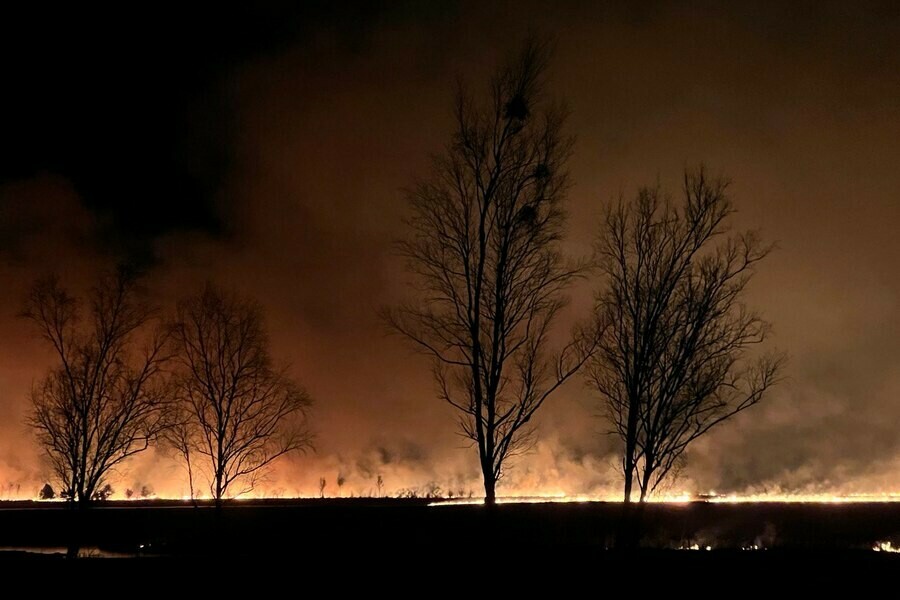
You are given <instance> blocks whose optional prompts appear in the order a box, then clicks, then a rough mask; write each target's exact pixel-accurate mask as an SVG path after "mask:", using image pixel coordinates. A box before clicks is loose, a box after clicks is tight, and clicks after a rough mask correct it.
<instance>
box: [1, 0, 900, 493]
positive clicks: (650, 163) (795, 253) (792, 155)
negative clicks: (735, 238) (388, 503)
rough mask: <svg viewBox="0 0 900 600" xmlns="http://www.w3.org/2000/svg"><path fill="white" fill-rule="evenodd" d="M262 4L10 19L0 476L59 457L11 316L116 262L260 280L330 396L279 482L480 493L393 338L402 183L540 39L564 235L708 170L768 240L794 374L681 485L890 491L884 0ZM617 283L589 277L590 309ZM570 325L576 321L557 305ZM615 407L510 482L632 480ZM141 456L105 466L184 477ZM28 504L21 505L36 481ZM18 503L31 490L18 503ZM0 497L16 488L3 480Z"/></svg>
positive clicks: (783, 341)
mask: <svg viewBox="0 0 900 600" xmlns="http://www.w3.org/2000/svg"><path fill="white" fill-rule="evenodd" d="M332 4H333V3H325V2H322V3H318V2H310V3H304V6H303V7H300V8H297V7H293V6H292V5H291V3H287V2H285V3H269V4H268V7H267V8H254V9H252V10H250V9H243V11H249V12H242V11H240V10H239V11H236V12H227V13H225V14H219V13H217V12H213V11H212V9H210V10H209V11H208V12H207V11H201V10H199V9H190V12H184V9H181V8H179V9H174V8H173V9H171V10H170V9H162V8H159V7H158V6H156V5H148V6H146V7H144V8H143V9H136V8H128V9H125V12H114V13H109V12H107V11H106V10H103V11H101V10H99V9H97V12H95V13H90V12H88V13H85V12H81V11H78V12H74V11H73V9H69V10H70V11H72V12H68V13H56V12H49V11H40V12H39V11H37V10H35V11H34V12H32V13H30V14H29V13H15V14H13V13H10V12H8V10H7V9H5V8H4V9H3V11H4V13H5V14H2V15H0V77H2V85H0V289H2V290H3V293H2V294H0V485H5V484H7V483H9V482H17V483H20V484H21V485H22V487H23V489H28V490H31V488H34V489H35V490H36V489H37V488H38V487H39V484H40V483H42V482H43V481H44V480H45V478H47V477H48V476H49V473H48V470H47V469H46V468H44V467H42V466H41V464H40V461H39V460H38V458H37V457H38V451H37V448H36V446H35V444H34V442H33V440H32V439H31V436H30V433H29V431H28V430H27V428H26V426H25V424H24V417H25V414H26V408H27V393H28V390H29V388H30V386H31V384H32V382H34V381H37V380H38V379H39V378H40V377H41V376H42V374H43V372H44V370H45V368H46V367H47V366H48V365H49V364H50V361H51V360H52V356H51V355H50V354H49V352H47V349H46V348H44V347H43V346H42V344H41V343H40V342H39V340H37V339H35V337H34V336H33V335H31V333H30V332H29V329H28V326H27V324H26V323H25V322H23V321H21V320H20V319H17V318H16V313H17V312H18V310H19V309H20V307H21V304H22V300H23V295H24V293H25V291H26V289H27V287H28V285H29V284H30V283H31V281H32V280H33V279H34V278H35V277H37V276H39V275H41V274H43V273H46V272H47V271H49V270H56V271H58V272H60V273H61V274H62V276H63V277H64V278H65V279H66V281H67V282H70V283H71V284H72V285H73V286H74V287H78V286H80V285H85V284H87V283H89V282H90V280H91V278H92V277H93V276H94V275H95V274H96V273H97V272H99V271H100V270H102V269H104V268H108V267H109V266H111V265H113V264H115V263H116V262H118V261H122V260H127V261H130V262H132V263H137V264H139V265H140V266H142V267H143V268H145V269H146V270H147V285H148V289H149V290H150V291H151V293H152V294H153V295H154V296H155V297H156V300H157V301H158V302H160V303H161V304H162V305H163V306H164V307H171V305H172V303H173V302H174V299H175V298H176V297H178V296H179V295H181V294H184V293H188V292H194V291H196V290H197V289H198V288H199V287H200V286H201V285H202V283H203V281H204V280H206V279H212V280H214V281H216V282H219V283H221V284H224V285H227V286H233V287H235V288H237V289H238V290H240V291H242V292H243V293H246V294H252V295H253V296H255V297H256V298H258V299H259V300H260V301H261V303H262V304H263V306H264V307H265V309H266V311H267V317H268V323H269V327H270V329H271V336H272V341H273V348H274V352H275V355H276V356H277V357H278V358H279V359H280V360H283V361H285V362H287V363H290V365H291V370H292V373H293V374H294V375H295V376H296V377H297V379H298V380H299V381H301V382H302V383H303V384H304V385H305V386H306V387H307V388H308V389H309V391H310V393H311V394H312V396H313V397H314V398H315V400H316V403H317V405H316V408H315V411H314V413H313V424H314V426H315V428H316V429H317V431H318V438H317V442H316V446H317V452H316V454H315V455H311V456H306V457H298V458H295V459H290V460H286V461H284V462H282V463H281V464H280V466H279V467H278V468H277V469H276V472H275V473H274V474H273V476H272V478H271V480H270V481H269V482H268V483H267V484H266V485H267V488H266V490H265V491H267V492H269V493H273V492H276V491H281V492H283V493H286V494H297V493H300V494H314V493H316V492H317V484H318V480H319V477H322V476H324V477H326V478H327V479H328V480H329V482H330V483H329V487H328V488H327V492H326V493H328V492H332V493H333V492H336V491H337V490H336V484H335V483H334V480H335V478H336V476H337V475H338V473H341V474H343V475H344V476H345V477H346V479H347V483H346V485H345V489H344V493H345V494H349V493H367V492H368V491H370V490H371V489H372V488H373V487H374V485H375V483H374V481H375V477H376V475H377V474H382V475H383V477H384V481H385V490H386V491H389V492H394V491H397V490H398V489H400V488H404V487H413V486H418V487H423V486H426V485H427V484H428V483H429V482H436V483H438V484H439V485H441V487H443V488H444V489H448V488H449V489H454V490H456V489H464V490H468V489H474V490H478V488H479V483H478V476H479V475H478V471H477V464H476V463H477V461H476V454H475V452H474V451H473V450H471V449H468V448H465V445H464V440H463V439H462V438H460V437H459V436H457V435H456V433H455V429H454V420H453V413H452V411H451V409H450V408H449V407H448V406H445V405H443V404H441V402H440V401H439V400H437V399H436V397H435V391H434V388H433V384H432V382H431V379H430V370H429V362H428V360H427V359H425V358H423V357H420V356H417V355H415V354H413V353H412V352H411V351H410V349H409V347H408V346H406V345H404V344H403V342H402V341H401V340H399V339H396V338H394V337H391V336H390V335H388V331H387V328H386V327H385V326H384V324H383V323H382V322H381V321H380V320H379V318H378V316H377V311H378V309H379V308H380V307H382V306H385V305H391V304H393V303H396V302H397V301H398V300H399V299H401V298H403V297H405V296H406V295H407V293H408V288H407V284H408V277H407V276H406V275H405V273H404V270H403V264H402V261H401V260H400V259H399V258H398V257H396V256H395V254H394V253H393V250H392V245H391V244H392V241H393V240H395V239H397V238H398V237H400V236H402V235H403V231H404V229H403V224H402V218H403V216H404V214H406V206H405V203H404V198H403V192H402V190H403V188H404V187H408V186H410V185H411V184H412V183H413V181H414V180H415V178H416V177H417V176H424V175H425V174H426V173H427V169H428V164H429V158H428V157H429V154H431V153H435V152H438V151H440V150H441V148H442V147H443V146H444V145H445V144H446V143H447V141H448V140H449V136H450V135H451V131H452V122H451V112H450V108H451V100H452V92H453V86H454V82H455V81H456V80H457V78H462V79H464V80H466V81H467V82H468V83H469V84H470V86H471V87H472V88H473V89H478V86H480V85H482V86H483V84H484V81H485V78H486V77H487V76H488V75H489V73H490V70H491V67H492V65H494V64H495V63H496V61H497V60H498V59H499V58H500V57H502V56H504V55H505V54H506V53H507V52H509V51H510V50H511V49H513V48H514V47H515V45H516V43H517V42H518V41H520V40H521V39H522V38H523V37H524V36H525V34H526V33H527V32H528V31H529V30H537V31H539V32H542V33H544V34H547V35H550V36H552V37H553V38H554V39H555V40H556V54H555V56H554V59H553V63H552V69H551V82H552V83H551V86H550V90H551V92H552V94H553V95H554V96H556V97H558V98H560V99H564V100H565V101H566V102H567V104H568V106H569V108H570V109H571V111H572V116H571V119H570V121H569V132H570V133H573V134H575V136H576V137H577V142H576V145H575V148H574V155H573V157H572V159H571V162H570V169H571V178H572V182H573V187H572V189H571V192H570V195H569V204H568V206H569V211H570V225H569V238H568V240H567V249H568V250H569V251H570V252H571V253H572V254H574V255H581V256H583V255H586V254H588V253H589V252H590V250H591V243H592V239H593V237H594V236H595V234H596V232H597V230H598V223H599V218H600V215H601V213H602V211H603V207H604V206H605V205H606V204H607V203H608V202H610V201H613V200H615V199H616V198H618V197H619V196H620V195H624V196H626V197H628V196H630V195H632V194H634V192H635V190H636V189H637V188H638V187H639V186H641V185H646V184H653V183H655V182H656V181H659V182H660V183H661V184H662V185H663V186H664V187H667V188H669V189H671V190H672V191H673V192H677V186H678V183H679V178H680V176H681V172H682V170H683V169H684V168H685V167H686V166H694V165H697V164H700V163H703V164H705V165H706V166H707V168H708V169H709V170H710V171H711V172H713V173H715V174H722V175H726V176H728V177H729V178H731V179H732V180H733V186H732V188H731V191H732V193H733V198H734V201H735V204H736V205H737V207H738V209H739V211H740V212H739V214H738V217H737V219H736V220H737V224H738V225H739V226H743V227H760V228H761V229H762V231H763V234H764V235H765V237H766V238H767V239H770V240H775V241H777V244H778V250H777V251H776V252H775V253H774V254H773V255H772V256H771V257H770V258H768V259H767V261H766V262H765V263H764V264H763V265H762V267H761V268H760V272H759V274H758V276H757V278H756V279H755V280H754V283H753V286H752V289H751V291H750V301H751V302H752V303H753V305H754V306H756V307H758V308H759V309H760V310H761V311H762V312H763V313H764V314H765V316H766V317H767V318H768V319H769V320H770V321H771V322H772V323H773V324H774V328H775V337H774V338H773V346H774V347H777V348H778V349H780V350H784V351H786V352H787V353H788V354H789V356H790V364H789V365H788V367H787V371H786V375H787V379H786V381H785V382H784V383H783V384H782V385H780V386H779V387H778V388H777V389H776V390H774V391H773V392H772V394H771V395H770V396H769V397H768V398H767V399H766V400H764V401H763V403H761V404H760V405H759V406H757V407H755V408H754V409H752V410H749V411H747V412H746V413H743V414H741V415H739V416H738V417H737V418H735V419H734V420H733V421H731V422H729V423H727V424H725V425H723V426H721V427H720V428H719V429H718V430H716V431H715V432H714V433H713V434H712V435H710V436H708V437H707V438H705V439H703V440H701V441H700V442H698V443H697V444H696V445H695V446H693V447H692V449H691V452H690V455H689V464H688V468H687V470H686V471H685V473H684V477H683V478H682V479H681V480H680V481H678V482H677V483H676V484H675V488H676V490H678V491H680V490H682V489H683V490H687V491H691V492H706V491H709V490H716V491H718V492H735V493H752V492H765V491H768V492H774V491H789V492H790V491H793V492H801V491H802V492H822V493H847V492H882V491H895V492H897V491H900V304H898V300H900V278H898V276H897V273H898V267H900V236H898V235H897V227H898V223H900V35H897V32H898V31H900V6H898V5H897V4H896V3H891V2H882V3H879V2H868V3H867V2H845V3H837V2H808V3H807V2H798V3H791V6H790V7H783V6H781V3H775V2H771V3H769V2H743V3H740V7H738V8H734V7H732V5H731V3H727V4H728V6H729V7H731V8H728V9H725V8H723V3H716V2H692V3H666V2H646V3H639V4H640V5H641V6H640V7H632V6H629V4H636V3H624V2H623V3H615V2H613V3H602V5H603V6H594V5H595V4H601V3H593V2H561V3H555V2H554V3H541V2H534V3H529V2H509V3H502V2H497V3H485V2H472V3H467V2H463V3H439V2H434V3H432V2H427V3H420V2H390V3H383V5H382V4H381V3H352V2H350V3H334V4H340V5H341V6H340V7H335V6H332ZM598 285H599V282H598V281H596V280H593V281H592V280H588V281H585V282H584V283H582V284H580V285H579V286H577V287H575V288H573V289H572V292H571V297H572V303H571V307H570V309H569V310H568V311H567V312H566V314H565V319H564V321H565V320H567V321H569V322H571V321H572V320H573V319H575V318H577V317H579V316H584V315H586V314H587V311H588V310H589V308H590V302H591V295H592V293H593V290H594V289H596V288H597V286H598ZM561 329H563V330H564V329H565V323H561ZM598 412H600V408H599V402H598V400H597V399H596V398H594V397H593V396H592V394H591V392H590V390H588V389H587V388H586V387H585V386H584V385H583V383H582V382H581V381H580V380H579V381H573V382H570V383H568V384H567V385H566V386H565V387H564V388H563V389H562V390H561V391H560V392H559V394H558V395H556V396H555V397H553V398H552V399H551V401H550V403H549V404H548V405H547V406H546V407H545V408H544V409H543V411H542V413H541V415H540V417H539V421H540V426H541V442H540V443H539V444H538V446H537V448H536V450H535V452H534V453H533V454H532V455H529V456H526V457H523V458H521V459H518V460H517V462H516V463H515V465H514V467H513V469H512V471H511V472H510V473H509V475H508V478H506V479H504V480H503V483H502V486H503V487H501V488H500V493H501V494H503V493H523V494H524V493H537V492H543V493H558V492H566V493H569V494H601V495H602V494H606V493H612V494H615V493H616V490H617V489H618V485H619V474H618V473H617V471H616V461H617V457H616V454H615V449H616V446H615V440H614V439H613V438H611V437H609V436H606V435H604V432H605V431H607V430H608V428H609V427H608V425H607V424H605V423H604V422H603V421H602V420H600V419H598V418H594V416H593V415H595V414H596V413H598ZM181 478H182V477H181V472H180V471H179V468H178V466H177V465H175V464H174V463H172V462H170V461H167V460H166V459H164V458H160V457H158V456H156V455H154V454H153V453H146V454H145V455H143V456H141V457H139V458H138V459H136V460H135V461H133V462H132V463H131V466H130V468H129V469H128V471H127V473H125V474H124V475H123V477H122V479H121V480H120V481H118V482H114V483H113V485H114V487H116V488H117V489H124V488H125V487H131V486H133V485H135V484H144V483H147V484H151V485H153V486H154V487H156V489H157V490H158V491H160V492H161V493H166V494H171V495H181V494H183V493H186V483H185V482H182V481H181ZM23 493H24V492H23ZM29 493H30V491H29ZM0 497H5V492H3V491H2V488H0Z"/></svg>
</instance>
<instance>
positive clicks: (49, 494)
mask: <svg viewBox="0 0 900 600" xmlns="http://www.w3.org/2000/svg"><path fill="white" fill-rule="evenodd" d="M38 498H40V499H41V500H53V499H54V498H56V492H55V491H54V490H53V486H51V485H50V484H49V483H45V484H44V487H42V488H41V491H39V492H38Z"/></svg>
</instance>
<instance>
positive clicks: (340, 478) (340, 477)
mask: <svg viewBox="0 0 900 600" xmlns="http://www.w3.org/2000/svg"><path fill="white" fill-rule="evenodd" d="M345 481H346V479H345V478H344V476H343V475H342V474H341V473H338V476H337V485H338V497H339V498H340V497H341V496H342V495H343V494H342V490H343V489H344V482H345Z"/></svg>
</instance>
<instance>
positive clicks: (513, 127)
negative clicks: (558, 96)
mask: <svg viewBox="0 0 900 600" xmlns="http://www.w3.org/2000/svg"><path fill="white" fill-rule="evenodd" d="M548 58H549V52H548V47H547V44H545V43H541V42H539V41H536V40H534V39H531V40H529V41H528V42H527V43H526V44H525V45H524V46H523V48H522V49H521V50H520V51H519V52H518V53H517V54H515V55H513V56H511V57H510V58H509V59H508V60H507V61H506V62H505V63H504V64H503V65H502V66H501V67H500V68H499V69H498V71H497V72H496V73H495V75H494V76H493V78H492V79H491V82H490V87H489V93H488V94H487V97H486V99H484V100H483V101H482V100H481V99H479V98H476V97H474V96H473V95H471V94H469V93H467V92H466V90H464V89H463V88H462V86H460V89H459V91H458V93H457V95H456V102H455V105H454V108H455V110H454V117H455V131H454V134H453V139H452V141H451V142H450V144H448V146H447V147H446V149H445V150H444V151H443V153H442V154H440V155H439V156H437V157H435V158H434V160H433V168H432V172H431V175H430V177H429V178H428V179H426V180H423V181H420V182H418V183H417V184H416V185H415V186H414V188H413V189H411V190H410V191H409V192H408V198H409V202H410V204H411V208H412V217H411V218H410V219H409V220H408V226H409V228H410V230H411V234H410V236H409V237H408V238H407V239H406V240H405V241H403V242H401V243H400V245H399V247H400V251H401V253H402V255H403V256H404V257H405V258H406V259H407V263H408V268H409V270H410V271H411V273H413V274H414V275H415V278H416V280H417V282H418V286H419V292H420V295H419V297H418V298H417V300H416V302H415V303H410V304H406V305H403V306H401V307H400V308H398V309H397V310H394V311H392V312H390V313H389V314H388V319H389V322H390V324H391V325H392V326H393V328H394V329H396V331H398V332H399V333H401V334H402V335H404V336H405V337H407V338H409V339H410V340H412V342H413V343H414V344H416V345H417V347H418V348H420V349H421V350H423V351H424V352H425V353H427V354H428V355H430V356H431V357H432V358H433V359H434V374H435V378H436V381H437V383H438V385H439V390H440V396H441V398H442V399H443V400H445V401H447V402H449V403H450V404H451V405H452V406H453V407H454V408H456V409H457V410H458V411H459V426H460V428H461V430H462V433H463V435H465V436H466V437H467V438H469V439H471V440H472V442H473V445H475V446H476V447H477V449H478V458H479V462H480V465H481V471H482V475H483V479H484V491H485V499H486V502H487V503H488V504H493V503H494V502H495V497H496V494H495V488H496V484H497V481H498V480H499V479H500V478H501V477H502V476H503V473H504V464H505V461H506V460H507V459H508V458H509V457H511V456H513V455H515V454H517V453H521V452H523V451H526V450H527V449H528V448H529V447H530V445H531V444H532V442H533V440H534V428H533V422H532V418H533V417H534V414H535V412H536V411H537V410H538V409H539V408H540V407H541V406H542V404H543V403H544V401H545V400H546V399H547V398H548V397H549V396H550V395H551V394H552V393H553V392H554V391H555V390H556V389H557V388H558V387H559V386H560V385H561V384H562V383H563V382H564V381H566V379H568V378H569V377H571V376H572V375H573V374H574V373H575V372H576V371H577V370H578V369H579V368H580V367H581V365H582V364H583V363H584V361H585V360H586V358H587V356H588V355H589V354H590V352H591V349H592V348H591V346H590V340H589V339H588V338H586V337H583V336H575V338H574V340H573V341H571V342H570V343H568V344H567V345H565V346H564V347H563V348H562V349H561V351H560V352H559V353H558V354H557V355H555V356H552V357H551V356H548V348H547V347H548V342H549V336H550V332H551V329H552V324H553V321H554V317H556V315H557V313H558V312H559V310H560V308H561V307H562V306H563V304H564V298H563V296H562V293H563V291H564V289H565V288H566V287H567V285H568V284H569V283H570V282H571V281H572V280H573V279H574V278H575V277H577V276H578V275H579V273H580V265H578V264H573V263H570V262H567V261H566V260H565V259H564V258H563V256H562V254H561V252H560V248H559V243H560V239H561V237H562V235H563V230H564V224H565V215H564V212H563V209H562V202H563V200H564V197H565V192H566V188H567V173H566V160H567V158H568V157H569V154H570V148H571V139H570V138H569V137H566V136H565V135H564V134H563V125H564V122H565V117H566V113H565V111H564V110H563V109H562V108H561V107H560V106H558V105H554V104H552V103H550V102H548V101H547V99H546V98H545V93H544V90H545V87H546V84H545V80H544V76H545V72H546V67H547V62H548Z"/></svg>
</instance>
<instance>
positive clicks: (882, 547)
mask: <svg viewBox="0 0 900 600" xmlns="http://www.w3.org/2000/svg"><path fill="white" fill-rule="evenodd" d="M872 550H874V551H875V552H896V553H900V546H895V545H894V544H892V543H891V542H875V545H874V546H872Z"/></svg>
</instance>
